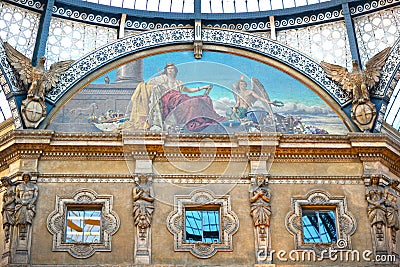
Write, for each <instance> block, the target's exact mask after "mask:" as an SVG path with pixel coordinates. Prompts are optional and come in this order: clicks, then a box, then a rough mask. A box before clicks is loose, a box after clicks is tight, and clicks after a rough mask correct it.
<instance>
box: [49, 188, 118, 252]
mask: <svg viewBox="0 0 400 267" xmlns="http://www.w3.org/2000/svg"><path fill="white" fill-rule="evenodd" d="M93 204H97V205H99V204H100V205H102V210H101V217H102V218H101V221H102V222H101V224H102V229H101V234H102V242H101V243H96V244H94V243H92V244H90V243H82V244H81V243H65V242H64V232H65V227H66V225H65V222H66V215H67V205H74V206H76V205H82V207H85V206H88V205H93ZM112 206H113V196H111V195H98V194H97V193H96V192H95V191H93V190H90V189H81V190H79V191H77V192H75V193H74V195H73V196H72V197H60V196H56V207H55V210H54V211H53V212H51V213H50V215H49V216H48V218H47V229H48V230H49V232H50V233H51V234H52V235H53V251H67V252H68V253H69V254H70V255H71V256H73V257H75V258H79V259H84V258H89V257H90V256H92V255H93V254H94V253H95V252H96V251H111V237H112V235H113V234H115V233H116V232H117V231H118V229H119V226H120V220H119V217H118V215H117V214H116V213H115V212H114V211H113V210H112Z"/></svg>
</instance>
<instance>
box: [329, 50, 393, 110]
mask: <svg viewBox="0 0 400 267" xmlns="http://www.w3.org/2000/svg"><path fill="white" fill-rule="evenodd" d="M390 49H391V47H387V48H385V49H384V50H382V51H381V52H379V53H378V54H376V55H375V56H373V57H372V58H371V59H370V60H369V61H368V62H367V63H366V64H365V70H364V71H362V70H361V68H360V66H359V65H358V61H357V60H353V70H352V72H349V71H348V70H347V69H346V68H345V67H342V66H338V65H334V64H330V63H327V62H323V61H322V62H321V66H322V68H323V69H324V71H325V72H326V75H327V76H328V77H329V78H331V79H332V80H334V81H335V82H337V83H339V84H340V85H341V86H342V88H343V89H344V90H346V91H347V92H351V93H352V94H353V103H356V102H357V103H365V102H367V101H369V88H371V87H373V86H374V85H375V83H377V82H378V81H379V76H380V74H381V69H382V67H383V65H384V64H385V61H386V58H387V55H388V53H389V51H390Z"/></svg>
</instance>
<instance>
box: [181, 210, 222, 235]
mask: <svg viewBox="0 0 400 267" xmlns="http://www.w3.org/2000/svg"><path fill="white" fill-rule="evenodd" d="M185 230H186V235H185V241H186V242H187V243H194V242H204V243H218V242H220V235H219V231H220V223H219V210H186V211H185Z"/></svg>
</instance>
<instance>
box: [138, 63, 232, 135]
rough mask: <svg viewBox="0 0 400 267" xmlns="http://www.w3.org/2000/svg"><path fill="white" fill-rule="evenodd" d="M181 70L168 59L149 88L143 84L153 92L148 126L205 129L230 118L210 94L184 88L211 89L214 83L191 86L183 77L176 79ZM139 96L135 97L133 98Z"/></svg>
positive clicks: (147, 89) (153, 127) (149, 106)
mask: <svg viewBox="0 0 400 267" xmlns="http://www.w3.org/2000/svg"><path fill="white" fill-rule="evenodd" d="M177 73H178V68H177V67H176V66H175V65H174V64H172V63H168V64H167V65H166V66H165V68H164V72H163V73H162V74H160V75H159V76H156V77H154V78H152V79H150V81H149V82H148V83H147V85H146V86H145V88H142V90H145V92H146V94H147V95H148V96H149V100H148V115H147V126H148V127H150V130H151V131H162V130H167V128H168V127H176V126H179V127H185V128H186V129H187V130H189V131H201V130H203V129H204V128H206V127H207V126H209V125H212V124H217V123H218V122H222V121H227V119H226V118H225V117H223V116H220V115H219V114H217V113H216V112H215V110H214V107H213V104H212V100H211V99H210V97H209V96H208V95H207V94H205V95H202V96H188V95H186V94H183V92H186V93H194V92H198V91H201V90H208V91H209V90H210V89H211V86H210V85H207V86H200V87H198V88H188V87H186V86H185V85H184V84H183V82H182V81H180V80H177V79H176V76H177ZM138 89H139V88H137V89H136V90H138ZM142 99H143V97H142ZM137 100H138V99H135V100H134V99H133V97H132V101H137ZM133 104H134V105H135V104H139V103H133ZM132 119H133V118H132V116H131V120H132Z"/></svg>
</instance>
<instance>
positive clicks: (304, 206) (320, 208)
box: [301, 205, 338, 245]
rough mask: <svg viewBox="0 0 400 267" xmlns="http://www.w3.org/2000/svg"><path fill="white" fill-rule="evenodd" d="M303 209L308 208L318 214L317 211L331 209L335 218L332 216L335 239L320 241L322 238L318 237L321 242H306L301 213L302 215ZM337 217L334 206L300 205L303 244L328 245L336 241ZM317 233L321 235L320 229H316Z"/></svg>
mask: <svg viewBox="0 0 400 267" xmlns="http://www.w3.org/2000/svg"><path fill="white" fill-rule="evenodd" d="M304 210H308V211H315V212H317V213H318V214H319V212H326V211H333V213H334V215H335V218H334V220H335V235H336V240H335V241H332V242H323V241H322V238H321V237H320V239H321V242H307V241H306V240H305V235H304V229H305V228H306V227H305V226H304V222H303V215H304V212H303V211H304ZM318 218H319V215H318ZM337 218H338V215H337V211H336V206H323V207H320V206H309V205H302V207H301V219H302V220H301V222H302V227H303V231H302V234H303V242H304V243H305V244H329V245H331V244H335V243H336V242H337V240H338V220H337ZM318 232H319V233H318V234H319V236H320V235H321V233H320V229H318Z"/></svg>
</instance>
